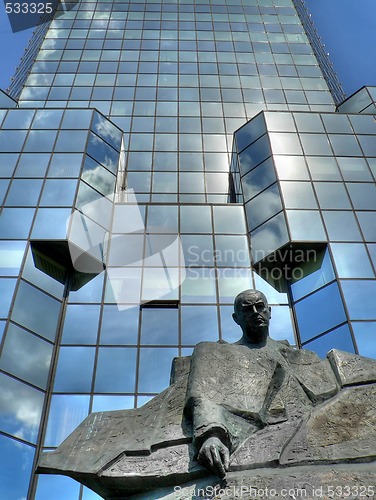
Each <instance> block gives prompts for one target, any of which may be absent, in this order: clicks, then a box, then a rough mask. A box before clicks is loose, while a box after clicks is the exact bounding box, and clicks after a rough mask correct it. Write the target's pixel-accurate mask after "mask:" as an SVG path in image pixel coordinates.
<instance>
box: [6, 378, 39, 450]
mask: <svg viewBox="0 0 376 500" xmlns="http://www.w3.org/2000/svg"><path fill="white" fill-rule="evenodd" d="M43 401H44V394H43V392H41V391H39V390H37V389H34V388H32V387H30V386H29V385H26V384H23V383H22V382H19V381H18V380H15V379H14V378H11V377H8V376H7V375H4V374H3V373H0V408H1V413H0V429H1V430H2V431H4V432H7V433H8V434H11V435H13V436H17V437H20V436H22V439H24V440H25V441H30V442H31V443H36V440H37V437H38V431H39V424H40V417H41V414H42V407H43Z"/></svg>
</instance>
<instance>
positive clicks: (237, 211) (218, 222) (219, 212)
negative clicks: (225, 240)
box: [200, 205, 247, 234]
mask: <svg viewBox="0 0 376 500" xmlns="http://www.w3.org/2000/svg"><path fill="white" fill-rule="evenodd" d="M200 208H202V207H200ZM213 214H214V232H215V233H217V234H218V233H223V234H244V233H246V231H247V230H246V225H245V217H244V208H243V207H242V206H231V205H225V206H214V207H213Z"/></svg>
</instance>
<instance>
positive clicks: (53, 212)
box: [31, 208, 71, 240]
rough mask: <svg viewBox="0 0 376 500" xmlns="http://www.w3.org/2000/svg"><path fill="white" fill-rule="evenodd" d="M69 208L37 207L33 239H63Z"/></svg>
mask: <svg viewBox="0 0 376 500" xmlns="http://www.w3.org/2000/svg"><path fill="white" fill-rule="evenodd" d="M70 215H71V210H70V209H69V208H39V209H38V211H37V215H36V217H35V221H34V226H33V231H32V233H31V235H32V238H33V239H36V240H37V239H46V240H47V239H57V240H63V239H65V238H66V236H67V231H66V224H67V220H68V218H69V216H70Z"/></svg>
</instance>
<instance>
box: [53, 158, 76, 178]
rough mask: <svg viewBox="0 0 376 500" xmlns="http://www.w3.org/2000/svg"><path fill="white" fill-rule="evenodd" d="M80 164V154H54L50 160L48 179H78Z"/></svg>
mask: <svg viewBox="0 0 376 500" xmlns="http://www.w3.org/2000/svg"><path fill="white" fill-rule="evenodd" d="M81 163H82V154H78V153H61V154H60V153H55V154H54V155H53V156H52V158H51V163H50V168H49V169H48V177H78V176H79V175H80V171H81Z"/></svg>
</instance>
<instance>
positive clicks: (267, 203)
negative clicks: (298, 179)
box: [245, 184, 282, 230]
mask: <svg viewBox="0 0 376 500" xmlns="http://www.w3.org/2000/svg"><path fill="white" fill-rule="evenodd" d="M280 210H282V200H281V194H280V192H279V188H278V185H277V184H273V186H271V187H270V188H268V189H266V190H265V191H263V192H262V193H261V194H259V195H258V196H256V197H255V198H253V200H251V201H249V202H248V203H247V204H246V205H245V211H246V214H247V219H248V228H249V229H250V230H252V229H253V228H255V227H256V226H258V225H260V224H262V223H263V222H264V221H266V220H267V219H270V217H272V216H273V215H275V214H276V213H277V212H279V211H280Z"/></svg>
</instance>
